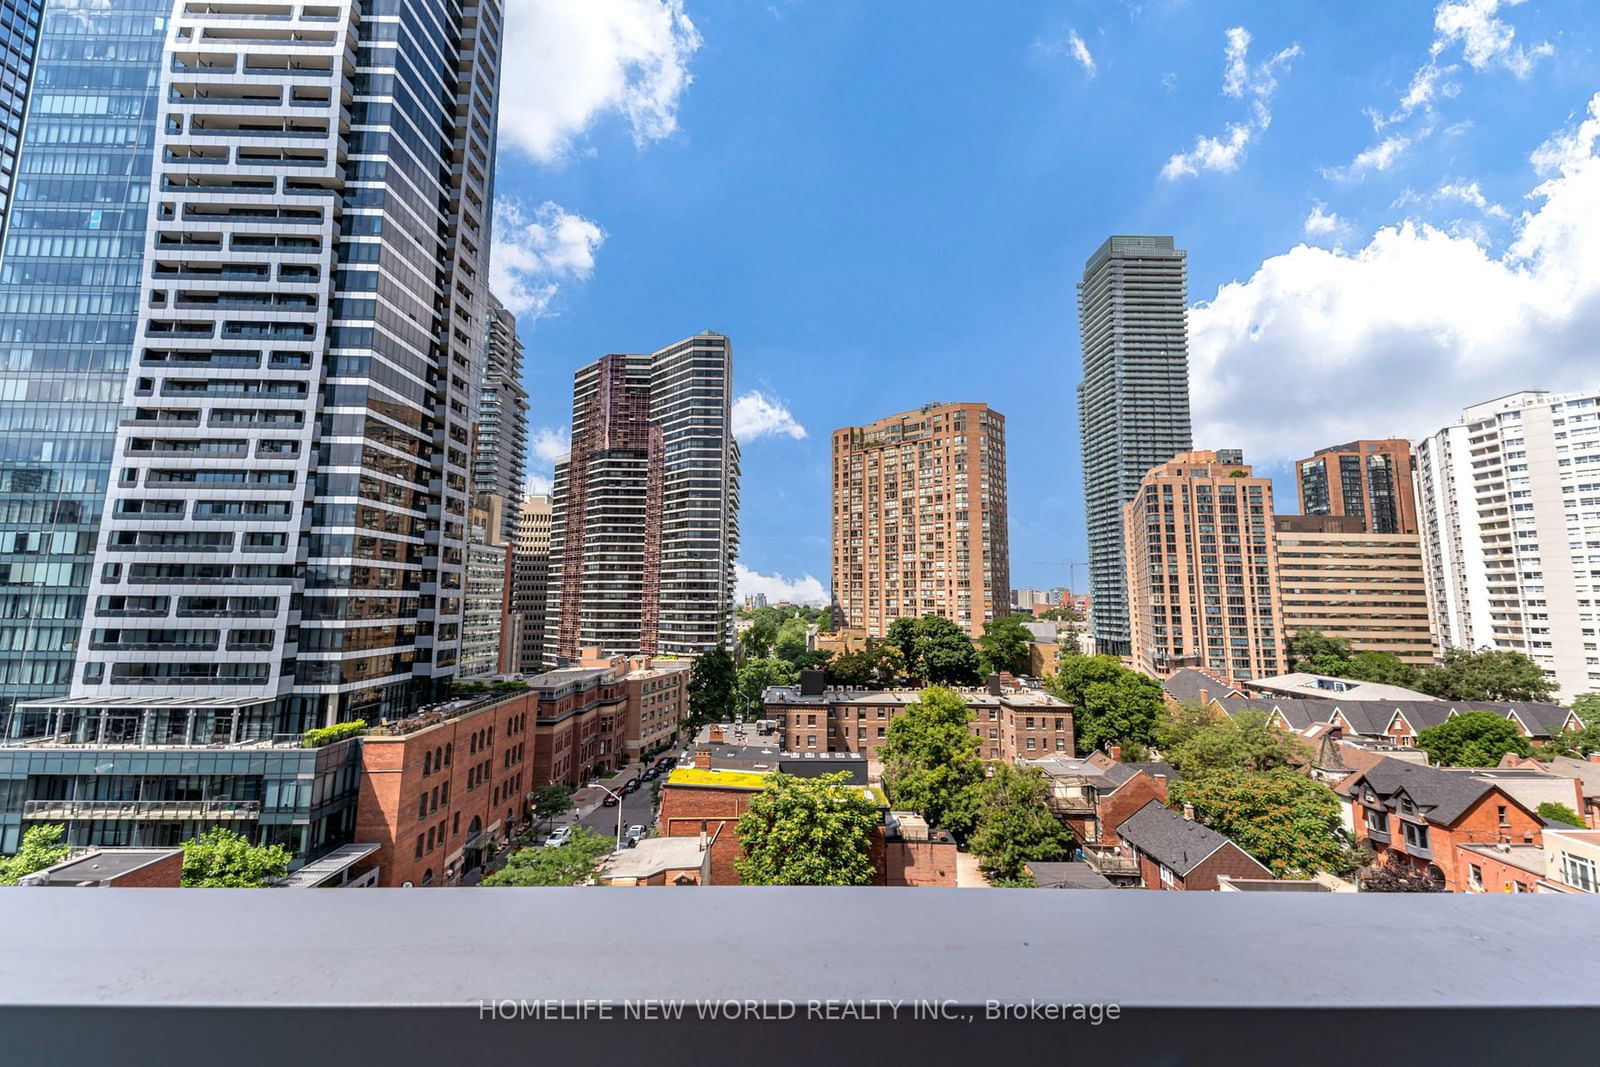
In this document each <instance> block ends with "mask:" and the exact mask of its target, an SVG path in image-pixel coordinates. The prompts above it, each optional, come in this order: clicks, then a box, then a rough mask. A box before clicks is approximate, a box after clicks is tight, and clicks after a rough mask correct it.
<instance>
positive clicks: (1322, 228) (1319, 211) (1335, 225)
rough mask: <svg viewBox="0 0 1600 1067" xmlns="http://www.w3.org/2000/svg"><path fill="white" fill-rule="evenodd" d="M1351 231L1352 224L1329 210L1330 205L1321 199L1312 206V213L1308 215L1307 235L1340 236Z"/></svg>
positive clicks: (1306, 223) (1306, 222)
mask: <svg viewBox="0 0 1600 1067" xmlns="http://www.w3.org/2000/svg"><path fill="white" fill-rule="evenodd" d="M1349 231H1350V224H1349V223H1348V222H1346V221H1345V220H1344V219H1341V218H1340V217H1339V216H1338V215H1337V214H1336V213H1334V212H1332V211H1329V210H1328V205H1326V204H1324V203H1322V201H1320V200H1319V201H1317V202H1316V203H1315V204H1313V205H1312V206H1311V214H1309V215H1307V216H1306V221H1305V232H1306V236H1307V237H1340V236H1343V235H1344V234H1346V233H1348V232H1349Z"/></svg>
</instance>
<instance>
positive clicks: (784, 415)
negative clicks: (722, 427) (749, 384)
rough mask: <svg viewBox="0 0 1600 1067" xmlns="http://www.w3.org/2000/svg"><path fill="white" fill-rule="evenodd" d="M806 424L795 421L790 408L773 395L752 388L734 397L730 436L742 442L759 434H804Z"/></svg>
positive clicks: (795, 437) (760, 435)
mask: <svg viewBox="0 0 1600 1067" xmlns="http://www.w3.org/2000/svg"><path fill="white" fill-rule="evenodd" d="M805 435H806V428H805V427H804V426H802V425H800V424H799V423H798V422H796V421H795V417H794V416H793V415H791V414H790V413H789V408H788V406H787V405H786V404H784V402H783V401H782V400H781V399H779V398H778V397H775V396H768V395H767V394H765V393H763V392H760V391H759V390H754V389H752V390H751V391H750V392H748V393H745V394H744V395H743V396H740V397H737V398H735V399H734V401H733V436H734V437H736V438H737V439H738V440H739V442H740V443H741V444H742V443H744V442H746V441H754V440H756V439H757V438H759V437H792V438H794V439H795V440H796V441H798V440H800V439H802V438H804V437H805Z"/></svg>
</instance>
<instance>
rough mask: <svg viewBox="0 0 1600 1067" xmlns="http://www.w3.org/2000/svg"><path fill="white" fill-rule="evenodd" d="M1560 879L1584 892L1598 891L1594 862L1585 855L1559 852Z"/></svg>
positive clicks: (1599, 890)
mask: <svg viewBox="0 0 1600 1067" xmlns="http://www.w3.org/2000/svg"><path fill="white" fill-rule="evenodd" d="M1561 880H1562V881H1563V882H1565V883H1567V884H1568V885H1570V886H1571V887H1572V888H1574V889H1581V890H1583V891H1584V892H1585V893H1595V892H1600V884H1597V883H1600V879H1597V878H1596V872H1595V862H1594V860H1592V859H1590V858H1589V857H1587V856H1574V855H1573V854H1572V853H1570V852H1563V853H1562V854H1561Z"/></svg>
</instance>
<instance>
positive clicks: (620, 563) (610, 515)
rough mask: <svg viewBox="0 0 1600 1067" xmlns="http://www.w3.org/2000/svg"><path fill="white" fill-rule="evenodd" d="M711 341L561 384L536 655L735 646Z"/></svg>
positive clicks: (735, 495)
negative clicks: (560, 436)
mask: <svg viewBox="0 0 1600 1067" xmlns="http://www.w3.org/2000/svg"><path fill="white" fill-rule="evenodd" d="M732 378H733V349H732V346H731V345H730V344H729V342H728V339H727V338H726V337H723V336H722V335H720V334H714V333H705V334H697V335H696V336H694V337H690V338H686V339H685V340H683V341H679V342H678V343H676V344H673V345H669V346H667V347H666V348H663V349H661V350H660V351H658V352H655V353H653V354H650V355H610V356H606V357H604V358H602V359H600V360H599V361H597V362H595V363H591V364H589V365H588V366H586V367H582V368H580V369H579V370H578V371H577V373H576V374H575V375H574V378H573V396H572V451H571V453H570V454H569V455H568V456H567V458H566V459H565V460H563V461H562V462H560V463H558V464H557V465H556V471H555V490H554V493H553V504H552V514H551V523H550V569H549V596H548V598H547V608H546V616H545V643H544V644H545V647H544V653H543V654H544V658H545V659H546V660H547V661H549V662H571V661H573V660H575V659H577V658H578V656H579V654H580V650H582V649H587V648H596V649H600V650H601V651H602V652H605V653H608V654H609V653H621V654H624V655H632V654H634V653H643V654H646V655H652V654H657V653H666V654H693V653H697V652H703V651H705V650H707V649H710V648H713V647H716V646H719V645H722V646H726V645H729V644H731V642H732V640H733V586H734V570H733V564H734V559H735V558H736V557H737V556H738V551H739V445H738V442H736V441H735V440H734V437H733V427H732Z"/></svg>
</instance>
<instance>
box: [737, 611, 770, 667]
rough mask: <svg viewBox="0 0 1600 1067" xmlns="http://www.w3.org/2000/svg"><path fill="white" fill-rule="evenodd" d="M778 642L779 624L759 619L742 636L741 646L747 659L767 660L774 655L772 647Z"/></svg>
mask: <svg viewBox="0 0 1600 1067" xmlns="http://www.w3.org/2000/svg"><path fill="white" fill-rule="evenodd" d="M762 610H770V609H762ZM758 614H759V612H758ZM777 640H778V623H776V622H773V621H772V620H770V619H764V618H757V620H756V621H755V623H754V625H752V626H751V627H750V628H749V629H748V630H746V631H745V632H744V633H743V634H742V635H741V636H740V638H739V645H740V647H741V648H743V649H744V654H745V658H746V659H766V658H767V657H768V656H770V655H772V646H773V644H774V642H776V641H777Z"/></svg>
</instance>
